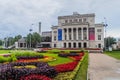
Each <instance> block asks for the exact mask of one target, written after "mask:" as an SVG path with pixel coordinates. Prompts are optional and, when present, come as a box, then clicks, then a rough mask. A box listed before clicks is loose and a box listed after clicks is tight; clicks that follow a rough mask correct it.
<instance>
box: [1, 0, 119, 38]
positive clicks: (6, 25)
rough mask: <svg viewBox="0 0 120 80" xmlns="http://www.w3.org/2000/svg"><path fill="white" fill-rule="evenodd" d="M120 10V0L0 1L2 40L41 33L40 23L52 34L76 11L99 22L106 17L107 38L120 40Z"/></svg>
mask: <svg viewBox="0 0 120 80" xmlns="http://www.w3.org/2000/svg"><path fill="white" fill-rule="evenodd" d="M119 7H120V0H0V38H3V37H7V36H15V35H18V34H20V35H23V36H26V34H28V33H29V29H30V28H32V29H33V32H36V31H37V32H38V22H42V31H50V30H51V26H52V25H57V17H58V16H62V15H71V14H72V13H73V12H78V13H80V14H86V13H95V14H96V23H101V22H104V21H105V20H104V17H106V20H107V24H108V27H107V36H113V37H120V34H119V33H120V22H119V18H120V9H119ZM32 24H34V25H32Z"/></svg>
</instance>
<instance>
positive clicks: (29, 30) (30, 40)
mask: <svg viewBox="0 0 120 80" xmlns="http://www.w3.org/2000/svg"><path fill="white" fill-rule="evenodd" d="M29 31H30V49H31V32H32V29H29Z"/></svg>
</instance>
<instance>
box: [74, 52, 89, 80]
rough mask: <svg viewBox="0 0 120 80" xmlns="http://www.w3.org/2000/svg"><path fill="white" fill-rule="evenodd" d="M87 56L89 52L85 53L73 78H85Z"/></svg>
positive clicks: (80, 79)
mask: <svg viewBox="0 0 120 80" xmlns="http://www.w3.org/2000/svg"><path fill="white" fill-rule="evenodd" d="M88 56H89V54H88V53H86V56H85V57H84V59H83V61H82V64H81V66H80V68H79V70H78V74H77V75H76V77H75V80H87V69H88Z"/></svg>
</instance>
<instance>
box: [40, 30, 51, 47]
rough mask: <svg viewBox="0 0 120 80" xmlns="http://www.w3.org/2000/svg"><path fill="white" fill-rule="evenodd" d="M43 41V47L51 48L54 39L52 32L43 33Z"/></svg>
mask: <svg viewBox="0 0 120 80" xmlns="http://www.w3.org/2000/svg"><path fill="white" fill-rule="evenodd" d="M41 37H42V40H41V43H40V44H41V46H42V47H44V48H50V47H51V39H52V32H51V31H46V32H42V35H41Z"/></svg>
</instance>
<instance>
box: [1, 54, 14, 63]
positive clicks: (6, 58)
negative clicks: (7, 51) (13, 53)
mask: <svg viewBox="0 0 120 80" xmlns="http://www.w3.org/2000/svg"><path fill="white" fill-rule="evenodd" d="M11 61H12V57H4V56H0V63H4V62H11Z"/></svg>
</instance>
